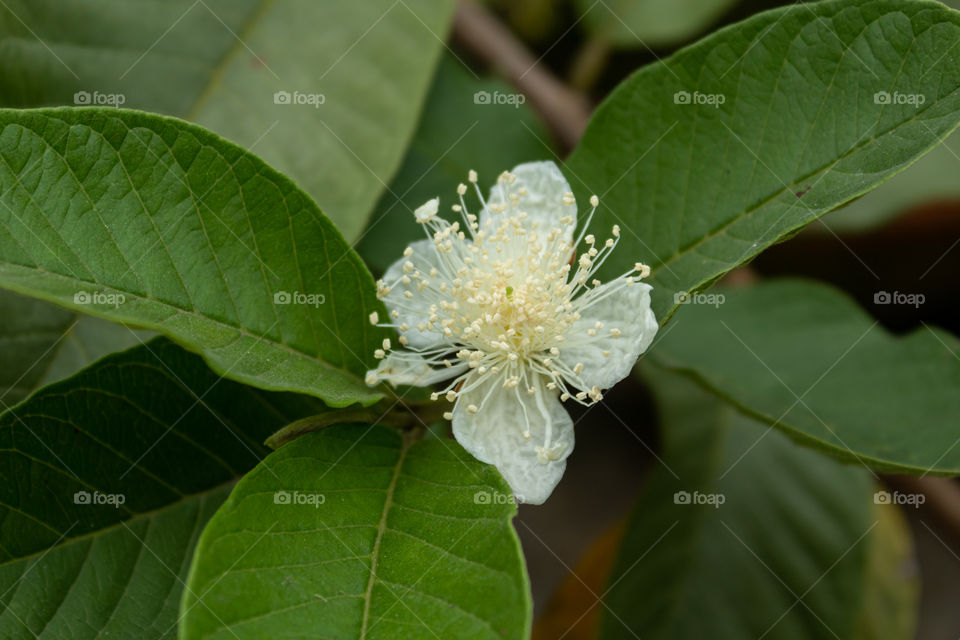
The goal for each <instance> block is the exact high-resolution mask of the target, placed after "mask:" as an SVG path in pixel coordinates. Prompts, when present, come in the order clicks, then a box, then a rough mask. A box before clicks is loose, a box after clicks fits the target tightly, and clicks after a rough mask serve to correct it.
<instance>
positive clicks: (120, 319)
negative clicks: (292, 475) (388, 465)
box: [0, 261, 363, 383]
mask: <svg viewBox="0 0 960 640" xmlns="http://www.w3.org/2000/svg"><path fill="white" fill-rule="evenodd" d="M7 267H19V268H21V269H24V270H25V271H26V272H27V275H28V276H33V275H36V274H37V273H39V272H44V273H46V274H47V275H48V276H52V277H56V278H61V279H63V280H67V281H70V282H73V283H77V284H85V285H94V286H97V287H100V288H101V289H102V290H104V291H106V292H116V293H120V294H123V295H124V296H129V297H130V298H133V299H136V300H138V301H141V302H145V303H148V304H155V305H157V306H160V307H164V308H167V309H171V310H172V311H174V313H173V314H171V315H170V316H168V317H173V316H174V315H176V314H182V315H185V316H190V317H194V318H198V319H200V320H202V321H205V322H209V323H210V324H213V325H215V326H217V327H221V328H224V329H228V330H233V331H235V332H237V333H239V334H241V335H243V336H244V337H247V338H252V339H254V340H257V341H258V342H263V343H264V344H268V345H271V346H272V347H274V348H277V349H281V350H283V351H287V352H288V353H290V354H291V355H294V356H298V357H302V358H306V359H308V360H310V361H311V362H315V363H317V364H319V365H321V366H322V367H324V368H326V369H329V370H331V371H336V372H338V373H341V374H343V375H345V376H348V377H350V378H351V379H352V380H354V381H356V382H357V383H362V382H363V381H362V380H361V379H360V378H359V377H358V376H356V375H355V374H354V373H352V372H350V371H348V370H346V369H341V368H339V367H335V366H333V365H332V364H330V363H329V362H326V361H324V360H321V359H319V358H317V357H316V356H313V355H311V354H309V353H307V352H306V351H301V350H299V349H296V348H294V347H292V346H291V345H288V344H286V343H284V342H277V341H276V340H273V339H268V338H267V334H266V333H264V334H263V335H257V334H255V333H252V332H251V331H250V330H249V329H246V328H244V327H240V326H237V325H232V324H228V323H226V322H224V321H222V320H218V319H216V318H214V317H212V316H208V315H204V314H202V313H199V312H197V311H191V310H188V309H183V308H181V307H178V306H176V305H174V304H172V303H169V302H164V301H162V300H159V299H157V298H148V297H144V296H142V295H140V294H139V293H135V292H133V291H128V290H125V289H119V288H117V287H114V286H110V285H106V284H104V283H102V282H96V281H90V280H83V279H80V278H76V277H74V276H66V275H63V274H62V273H55V272H53V271H48V270H46V269H42V268H39V267H36V266H31V265H23V264H19V263H16V262H10V261H6V262H4V263H3V264H0V275H2V274H3V273H5V272H6V271H7ZM0 286H2V287H3V288H5V289H9V290H11V291H14V292H16V293H21V294H23V295H28V296H31V297H34V298H40V299H41V300H46V301H48V302H52V303H54V304H56V305H58V306H61V307H64V308H67V309H70V310H71V311H76V312H80V313H86V314H88V315H91V316H94V317H100V318H105V319H107V320H110V321H112V322H117V323H122V324H130V325H134V326H138V327H142V328H144V329H151V330H155V331H161V332H162V331H164V329H165V326H164V323H161V322H157V323H154V322H145V321H144V320H143V319H142V318H137V317H133V316H128V315H124V314H123V313H107V312H101V311H100V310H93V309H89V308H84V309H78V308H76V307H74V306H73V305H70V304H69V303H65V302H64V301H62V300H60V299H59V298H57V297H56V296H54V295H47V294H46V292H45V291H41V290H38V289H31V288H29V287H20V286H17V285H14V284H11V283H9V282H5V283H0ZM118 311H119V309H118ZM271 328H272V327H271ZM220 348H224V347H220Z"/></svg>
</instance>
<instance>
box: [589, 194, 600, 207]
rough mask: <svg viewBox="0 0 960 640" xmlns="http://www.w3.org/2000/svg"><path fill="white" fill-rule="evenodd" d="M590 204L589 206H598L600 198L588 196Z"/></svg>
mask: <svg viewBox="0 0 960 640" xmlns="http://www.w3.org/2000/svg"><path fill="white" fill-rule="evenodd" d="M590 206H591V207H599V206H600V198H598V197H597V196H590Z"/></svg>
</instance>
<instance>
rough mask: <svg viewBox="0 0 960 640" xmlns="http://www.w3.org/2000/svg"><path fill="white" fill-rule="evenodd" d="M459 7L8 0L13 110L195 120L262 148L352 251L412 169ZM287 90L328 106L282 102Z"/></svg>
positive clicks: (2, 14)
mask: <svg viewBox="0 0 960 640" xmlns="http://www.w3.org/2000/svg"><path fill="white" fill-rule="evenodd" d="M452 7H453V2H452V1H451V0H439V1H438V0H405V1H404V2H391V1H390V0H368V1H366V2H362V3H342V2H313V1H311V0H289V1H287V2H266V3H265V2H261V1H259V0H206V1H203V2H195V1H193V0H167V1H165V2H148V1H146V0H140V1H132V2H123V3H117V2H112V1H108V0H8V1H7V2H4V3H3V5H2V9H0V42H2V44H3V46H2V47H0V87H2V89H3V91H0V96H2V98H0V106H6V107H37V106H53V105H75V104H79V103H81V102H78V101H77V100H76V99H75V94H77V93H78V92H83V93H84V94H86V95H88V96H89V97H90V101H89V102H88V104H90V103H93V104H95V102H93V101H94V100H97V99H98V96H100V97H99V99H100V100H105V99H107V98H108V97H111V96H115V95H119V96H122V98H120V99H122V100H124V102H123V106H126V107H131V108H137V109H143V110H146V111H155V112H160V113H164V114H167V115H173V116H178V117H182V118H186V119H189V120H193V121H195V122H197V123H199V124H201V125H203V126H205V127H208V128H210V129H212V130H213V131H216V132H217V133H219V134H221V135H223V136H225V137H227V138H229V139H231V140H233V141H235V142H237V143H239V144H241V145H243V146H246V147H250V148H254V147H255V148H256V150H257V153H259V154H261V156H262V157H263V158H264V159H266V161H267V162H269V163H270V164H271V165H272V166H274V167H276V168H277V169H279V170H280V171H282V172H283V173H285V174H287V175H289V176H290V177H292V178H293V179H294V180H295V181H296V182H297V183H298V184H300V185H301V186H302V187H303V188H304V189H305V190H306V191H307V192H308V193H309V194H310V195H311V196H313V198H314V199H315V200H316V201H317V202H318V203H320V206H321V208H322V209H323V210H324V211H327V212H328V214H329V215H330V216H331V217H332V218H333V219H334V221H335V222H336V223H337V225H338V226H339V228H340V229H341V231H342V232H343V233H344V235H345V236H346V237H347V238H350V239H352V238H355V237H356V236H357V235H358V234H359V233H360V231H361V229H363V225H364V223H365V221H366V219H367V217H368V216H369V215H370V213H371V211H372V210H373V207H374V204H375V203H376V201H377V198H378V197H379V196H380V194H381V192H382V191H383V188H384V185H385V184H386V183H387V182H388V181H389V180H390V177H391V176H392V175H393V174H394V172H395V171H396V170H397V168H398V167H399V165H400V162H401V160H402V159H403V154H404V151H405V150H406V146H407V144H408V142H409V139H410V136H411V135H412V134H413V130H414V128H415V127H416V123H417V116H418V115H419V112H420V107H421V104H422V101H423V100H424V98H425V97H426V93H427V89H428V88H429V82H430V77H431V74H432V71H433V68H434V65H435V63H436V61H437V59H438V57H439V54H440V52H441V51H442V50H443V46H444V45H443V38H444V35H445V32H446V30H447V23H448V22H449V19H450V15H451V12H452ZM278 91H285V92H287V93H289V94H291V97H292V96H293V94H294V92H299V93H300V94H305V95H309V96H312V95H314V94H320V95H322V96H323V97H324V101H323V103H322V104H319V105H315V106H311V105H310V104H300V105H295V104H275V102H274V94H275V93H276V92H278ZM81 100H82V99H81ZM118 100H119V99H118ZM318 101H319V99H318ZM291 102H292V100H291Z"/></svg>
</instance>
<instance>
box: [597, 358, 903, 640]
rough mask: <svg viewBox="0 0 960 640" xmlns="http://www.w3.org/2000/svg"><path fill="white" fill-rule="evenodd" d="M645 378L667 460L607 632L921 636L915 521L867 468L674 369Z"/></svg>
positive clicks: (615, 579)
mask: <svg viewBox="0 0 960 640" xmlns="http://www.w3.org/2000/svg"><path fill="white" fill-rule="evenodd" d="M648 377H649V379H650V380H651V381H652V382H653V383H654V384H653V388H654V391H655V395H656V396H657V399H658V401H659V403H660V408H661V419H662V423H663V438H664V451H663V454H662V455H663V460H662V463H661V464H660V465H659V466H657V468H656V469H655V470H654V471H653V473H652V474H651V476H650V478H649V479H648V481H647V483H646V485H645V487H644V490H643V493H642V494H641V497H640V501H639V503H638V504H637V506H636V509H635V511H634V513H633V516H632V518H631V521H630V523H629V525H628V527H627V531H626V533H625V535H624V542H623V546H622V548H621V550H620V554H619V558H618V560H617V563H616V565H615V568H614V570H613V573H612V575H611V579H610V587H609V591H608V592H607V593H606V594H605V595H604V601H605V602H606V603H607V604H608V607H609V608H608V609H607V610H606V611H605V612H604V617H603V621H602V633H601V637H602V638H603V639H604V640H610V639H613V638H636V637H638V636H639V637H642V638H644V639H646V640H658V639H661V638H662V639H670V640H684V639H687V638H690V639H694V638H696V639H700V638H716V639H722V640H746V639H752V638H782V639H793V638H797V639H804V640H805V639H808V638H844V639H845V640H854V639H860V640H865V639H867V638H881V637H882V638H884V639H887V640H892V639H895V638H901V639H903V640H906V639H907V638H910V637H912V636H911V632H912V629H911V626H912V625H911V621H912V619H913V616H914V613H915V607H916V596H917V591H916V585H915V584H914V583H913V581H912V580H911V579H910V578H908V577H906V576H905V575H904V573H903V572H902V571H900V569H902V567H903V563H904V561H905V560H906V558H908V556H909V553H910V544H909V532H908V530H907V528H906V525H905V523H904V522H903V520H902V516H899V514H897V513H896V511H895V508H894V507H892V506H889V505H888V506H887V507H886V510H887V511H886V512H884V513H881V512H879V511H878V510H877V509H876V508H875V505H874V504H873V502H874V500H873V495H872V494H873V491H874V488H873V484H872V480H873V478H872V477H871V475H870V474H869V473H867V472H866V471H865V470H864V469H863V468H861V467H859V466H844V465H841V464H839V463H837V462H835V461H833V460H830V459H829V458H826V457H824V456H821V455H819V454H818V453H816V452H813V451H809V450H806V449H803V448H801V447H797V446H796V445H794V444H793V443H791V442H790V441H789V440H788V439H787V438H786V437H784V436H783V435H781V434H779V433H776V432H773V433H770V434H768V435H766V436H764V435H763V432H762V431H761V430H760V429H758V428H757V425H756V424H752V422H753V421H752V420H750V419H749V418H747V417H745V416H743V415H740V414H737V413H735V412H734V410H733V409H732V408H730V407H729V406H726V405H724V404H723V403H721V402H720V401H719V400H716V399H714V398H711V397H710V396H709V395H708V394H706V393H705V392H703V391H701V390H698V389H697V388H696V386H695V385H694V384H693V383H691V382H689V381H684V380H682V379H679V378H678V377H677V376H675V375H673V374H664V373H663V372H653V373H652V375H650V376H648ZM878 567H882V568H879V570H876V569H877V568H878ZM886 568H889V569H890V570H886ZM866 618H869V619H872V620H873V621H874V622H875V623H876V627H878V628H880V629H883V630H884V633H883V634H882V635H874V634H872V633H871V632H870V630H869V625H863V621H864V619H866ZM861 625H863V626H861Z"/></svg>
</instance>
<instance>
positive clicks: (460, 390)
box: [367, 162, 657, 504]
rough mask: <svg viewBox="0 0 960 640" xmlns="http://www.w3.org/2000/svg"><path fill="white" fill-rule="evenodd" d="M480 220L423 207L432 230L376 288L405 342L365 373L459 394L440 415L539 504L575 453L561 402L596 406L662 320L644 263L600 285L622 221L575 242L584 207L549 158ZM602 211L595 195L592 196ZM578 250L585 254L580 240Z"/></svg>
mask: <svg viewBox="0 0 960 640" xmlns="http://www.w3.org/2000/svg"><path fill="white" fill-rule="evenodd" d="M476 180H477V177H476V173H474V172H473V171H471V172H470V178H469V181H470V182H471V183H473V185H474V189H475V190H476V193H477V196H478V197H479V198H480V202H481V204H482V206H483V208H482V210H481V212H480V215H479V218H478V216H476V215H473V214H471V213H469V212H468V210H467V206H466V203H465V202H464V199H463V196H464V194H465V193H466V191H467V187H466V185H464V184H461V185H459V187H457V193H458V194H459V196H460V197H459V204H455V205H453V210H454V211H456V212H459V213H460V214H461V217H462V218H463V226H461V223H460V222H454V223H452V224H451V223H448V222H446V221H445V220H443V219H442V218H439V217H437V210H438V203H439V200H438V199H433V200H431V201H429V202H427V203H426V204H424V205H423V206H422V207H420V208H418V209H417V210H416V212H415V217H416V220H417V222H419V223H420V224H422V225H423V227H424V230H425V232H426V234H427V239H425V240H419V241H417V242H414V243H413V244H412V245H411V246H409V247H408V248H407V249H406V251H404V254H403V257H402V258H401V259H400V260H398V261H397V262H395V263H394V264H393V265H392V266H391V267H390V268H389V269H388V270H387V272H386V274H384V277H383V279H382V280H380V281H379V282H378V283H377V288H378V294H379V296H380V297H381V298H382V299H383V300H384V302H385V303H386V306H387V308H388V310H389V311H390V319H389V321H387V322H380V323H379V324H378V322H377V321H378V318H376V317H371V322H373V323H374V324H378V326H384V327H394V328H396V329H397V331H398V332H399V334H400V339H399V342H400V345H401V347H402V348H397V349H395V350H391V349H390V343H389V342H388V341H385V342H384V344H383V345H382V346H383V348H382V349H377V351H376V356H377V357H378V358H381V359H382V360H383V361H382V362H381V364H380V366H379V367H378V368H377V369H376V370H374V371H371V372H369V374H368V375H367V382H368V383H369V384H377V383H378V382H380V381H387V382H390V383H392V384H395V385H396V384H408V385H409V384H412V385H430V384H434V383H436V382H440V381H442V380H448V379H451V378H452V381H450V382H449V384H447V386H446V387H445V388H444V389H442V390H441V391H438V392H436V393H434V394H433V396H432V397H433V399H434V400H437V399H439V398H441V397H443V398H445V399H446V400H448V401H450V402H452V403H453V408H452V411H450V412H448V413H446V414H444V415H445V417H446V418H447V419H452V420H453V434H454V436H455V437H456V439H457V440H458V441H459V442H460V444H461V445H463V447H464V448H465V449H466V450H467V451H469V452H470V453H471V454H472V455H473V456H475V457H476V458H478V459H479V460H481V461H483V462H486V463H489V464H493V465H495V466H496V467H497V469H498V470H499V471H500V473H501V474H502V475H503V477H504V478H505V479H506V481H507V482H508V483H509V484H510V486H511V488H512V489H513V491H514V493H515V494H516V495H517V497H518V498H520V499H522V500H523V501H524V502H530V503H533V504H541V503H543V501H544V500H546V499H547V498H548V497H549V496H550V493H551V492H552V491H553V488H554V487H555V486H556V484H557V483H558V482H559V481H560V477H561V476H562V475H563V471H564V468H565V467H566V459H567V456H568V455H570V452H571V451H572V450H573V421H572V420H571V419H570V416H569V415H568V414H567V411H566V410H565V409H564V407H563V405H562V404H561V402H566V401H568V400H574V401H576V402H579V403H581V404H585V405H589V404H593V403H595V402H597V401H599V400H600V399H601V398H602V397H603V394H602V390H603V389H607V388H609V387H611V386H613V385H614V384H615V383H616V382H618V381H619V380H621V379H622V378H624V377H625V376H627V375H628V374H629V373H630V370H631V368H632V367H633V365H634V363H635V362H636V360H637V357H638V356H639V355H640V354H641V353H643V352H644V351H645V350H646V348H647V347H648V346H649V345H650V342H651V340H653V336H654V335H655V334H656V332H657V322H656V319H655V318H654V315H653V312H652V311H651V310H650V289H651V287H650V286H649V285H647V284H643V283H641V282H639V280H640V279H642V278H643V277H646V276H647V275H648V274H649V268H648V267H647V266H646V265H643V264H640V263H637V264H636V266H635V268H634V269H631V270H630V271H628V272H627V273H625V274H623V275H621V276H620V277H618V278H616V279H615V280H612V281H610V282H608V283H606V284H602V283H601V282H600V281H599V280H597V279H596V278H595V277H594V274H595V272H596V271H597V269H598V268H599V267H600V265H601V264H603V262H604V260H606V258H607V256H609V255H610V253H611V252H612V251H613V250H614V248H615V247H616V246H617V243H618V242H619V239H620V229H619V227H617V226H614V227H613V229H612V232H611V236H612V237H611V238H609V239H607V240H606V241H604V242H599V241H598V240H597V239H596V238H595V237H594V236H593V235H592V234H591V235H585V234H586V226H587V225H589V222H590V220H589V218H588V220H587V223H586V225H584V229H583V231H582V232H581V234H580V237H579V238H578V239H577V240H576V241H574V240H573V232H574V229H575V228H576V226H577V220H576V214H577V209H576V202H575V200H574V198H573V194H572V193H571V192H570V185H568V184H567V181H566V179H565V178H564V177H563V174H561V173H560V170H559V169H558V168H557V166H556V165H555V164H553V163H552V162H532V163H528V164H522V165H519V166H518V167H516V168H514V170H513V171H512V172H509V173H506V172H505V173H503V174H502V175H501V176H500V178H499V179H498V180H497V184H496V185H494V187H493V188H492V189H491V190H490V195H489V198H487V199H486V200H484V198H483V195H482V194H481V193H480V190H479V188H477V187H476ZM590 203H591V205H592V210H591V213H590V216H591V217H592V216H593V212H594V211H596V208H597V206H598V204H599V201H598V199H597V197H596V196H593V197H592V198H591V199H590ZM581 243H582V247H581V249H580V251H579V252H576V251H575V248H576V247H578V246H580V245H581Z"/></svg>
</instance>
